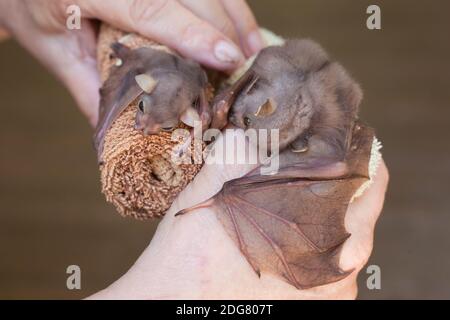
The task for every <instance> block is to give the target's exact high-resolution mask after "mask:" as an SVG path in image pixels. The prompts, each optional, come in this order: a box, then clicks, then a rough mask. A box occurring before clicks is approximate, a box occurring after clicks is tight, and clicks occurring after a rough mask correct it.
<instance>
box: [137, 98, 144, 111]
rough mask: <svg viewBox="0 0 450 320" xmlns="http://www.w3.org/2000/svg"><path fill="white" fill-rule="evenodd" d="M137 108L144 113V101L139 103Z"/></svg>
mask: <svg viewBox="0 0 450 320" xmlns="http://www.w3.org/2000/svg"><path fill="white" fill-rule="evenodd" d="M138 107H139V110H141V111H142V112H144V101H142V100H141V101H139V104H138Z"/></svg>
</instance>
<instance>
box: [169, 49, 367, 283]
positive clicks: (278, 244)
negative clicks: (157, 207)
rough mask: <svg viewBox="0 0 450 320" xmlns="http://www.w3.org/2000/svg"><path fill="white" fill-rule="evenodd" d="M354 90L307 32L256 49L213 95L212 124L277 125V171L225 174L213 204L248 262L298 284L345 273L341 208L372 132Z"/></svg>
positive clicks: (362, 169) (358, 181) (363, 176)
mask: <svg viewBox="0 0 450 320" xmlns="http://www.w3.org/2000/svg"><path fill="white" fill-rule="evenodd" d="M361 99H362V93H361V89H360V87H359V86H358V84H356V82H355V81H354V80H353V79H352V78H351V77H350V76H349V75H348V74H347V72H346V71H345V70H344V69H343V67H342V66H341V65H339V64H338V63H336V62H331V61H330V60H329V58H328V56H327V54H326V53H325V52H324V50H323V49H322V48H321V47H320V46H319V45H318V44H316V43H315V42H312V41H310V40H290V41H287V42H286V44H285V45H283V46H279V47H268V48H266V49H264V50H262V51H261V52H260V54H259V55H258V56H257V58H256V60H255V62H254V63H253V65H252V66H251V67H250V69H249V70H248V71H247V72H246V73H245V74H244V75H243V76H242V77H241V78H240V79H239V80H238V81H237V82H236V83H235V84H234V85H232V86H231V87H230V88H228V89H226V90H225V91H224V92H222V93H221V94H219V95H218V97H217V98H216V100H215V103H214V106H213V109H214V115H213V121H212V126H213V127H216V128H222V127H223V126H225V125H226V123H227V119H228V116H229V118H230V120H231V122H232V123H233V124H235V125H236V126H238V127H240V128H244V129H249V128H254V129H279V132H280V143H279V145H280V153H279V163H280V168H279V170H278V172H276V173H274V174H271V175H261V174H260V171H259V170H258V168H257V169H255V170H253V171H251V172H250V173H248V174H247V175H246V176H244V177H242V178H239V179H235V180H231V181H228V182H226V183H225V184H224V185H223V187H222V190H221V191H220V192H219V193H218V194H216V195H215V196H214V197H213V198H211V199H210V200H208V201H206V202H204V203H201V204H199V205H197V206H195V207H192V208H188V209H185V210H182V211H180V212H179V213H178V214H177V215H182V214H185V213H188V212H191V211H193V210H195V209H197V208H201V207H208V206H209V207H212V208H213V209H214V210H215V212H216V214H217V217H218V219H219V221H220V222H221V223H222V224H223V226H224V228H225V229H226V231H227V232H228V234H229V235H230V237H231V238H232V239H233V240H234V241H235V243H236V244H237V246H238V247H239V249H240V251H241V252H242V254H243V255H244V256H245V257H246V259H247V261H248V262H249V264H250V266H251V267H252V268H253V270H254V271H255V272H256V273H257V274H258V275H260V274H261V272H268V273H272V274H275V275H278V276H280V277H281V278H283V279H285V280H286V281H287V282H288V283H290V284H292V285H293V286H295V287H296V288H298V289H306V288H310V287H315V286H319V285H323V284H327V283H331V282H335V281H338V280H340V279H343V278H345V277H346V276H347V275H348V274H350V273H351V272H352V270H345V271H344V270H341V268H340V267H339V255H340V251H341V249H342V245H343V243H344V242H345V240H346V239H347V238H348V237H349V236H350V235H349V234H348V233H347V231H346V230H345V225H344V218H345V213H346V211H347V207H348V205H349V203H350V202H351V199H352V198H353V195H354V194H355V192H356V191H357V189H358V188H359V187H360V186H361V185H362V184H363V183H364V182H366V181H368V179H369V172H368V163H369V158H370V153H371V147H372V142H373V139H374V133H373V130H372V129H370V128H368V127H366V126H364V125H362V124H361V123H360V122H359V121H358V120H357V113H358V107H359V104H360V101H361Z"/></svg>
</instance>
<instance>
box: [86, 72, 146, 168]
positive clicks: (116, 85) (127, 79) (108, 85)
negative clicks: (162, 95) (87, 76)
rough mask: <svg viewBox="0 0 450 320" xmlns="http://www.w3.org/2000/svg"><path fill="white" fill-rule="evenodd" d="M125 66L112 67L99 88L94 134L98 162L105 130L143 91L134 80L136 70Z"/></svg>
mask: <svg viewBox="0 0 450 320" xmlns="http://www.w3.org/2000/svg"><path fill="white" fill-rule="evenodd" d="M127 67H128V66H126V65H125V66H123V67H121V68H114V69H113V70H112V71H111V75H110V77H109V78H108V80H106V82H105V83H104V84H103V87H102V88H101V89H100V96H101V98H100V110H99V121H98V123H97V127H96V131H95V135H94V145H95V148H96V150H97V157H98V160H99V162H101V159H100V158H101V154H102V151H103V141H104V137H105V134H106V132H107V131H108V129H109V128H110V127H111V125H112V123H113V122H114V120H116V119H117V117H118V116H119V115H120V113H121V112H122V111H123V110H125V108H126V107H127V106H128V105H130V104H131V103H132V102H133V101H134V100H135V99H136V98H137V97H138V96H139V95H140V94H141V93H142V92H143V91H142V89H141V88H140V87H139V86H138V85H137V83H136V81H135V80H134V77H135V76H136V74H137V71H136V70H134V69H131V68H127Z"/></svg>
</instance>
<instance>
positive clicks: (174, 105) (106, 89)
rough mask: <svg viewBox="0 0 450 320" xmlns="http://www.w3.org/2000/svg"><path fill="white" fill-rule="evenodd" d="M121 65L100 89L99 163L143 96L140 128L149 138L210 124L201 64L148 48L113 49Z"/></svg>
mask: <svg viewBox="0 0 450 320" xmlns="http://www.w3.org/2000/svg"><path fill="white" fill-rule="evenodd" d="M111 47H112V49H113V52H114V55H115V56H116V57H117V58H118V59H120V60H119V61H120V64H119V65H116V66H113V67H112V69H111V73H110V76H109V78H108V79H107V80H106V81H105V83H104V85H103V87H102V88H101V89H100V95H101V100H100V115H99V122H98V124H97V128H96V132H95V136H94V143H95V147H96V149H97V154H98V159H99V161H101V160H100V158H101V154H102V151H103V139H104V136H105V134H106V132H107V131H108V129H109V128H110V126H111V125H112V123H113V122H114V120H116V118H117V117H118V116H119V115H120V113H121V112H122V111H123V110H124V109H125V108H126V107H127V106H128V105H130V104H131V103H132V102H133V101H134V100H135V99H137V98H138V97H139V101H138V110H137V113H136V129H138V130H142V132H143V133H144V134H146V135H147V134H157V133H159V132H160V130H166V131H169V130H172V129H173V128H175V127H176V126H177V125H178V123H179V121H180V120H181V121H182V122H184V123H185V124H187V125H188V126H191V127H192V126H193V125H194V121H201V122H202V126H203V127H204V128H205V127H208V126H209V123H210V118H211V116H210V107H209V103H208V101H207V99H206V86H207V82H208V80H207V76H206V73H205V72H204V71H203V69H202V68H201V67H200V65H198V64H197V63H194V62H192V61H188V60H185V59H182V58H180V57H178V56H176V55H173V54H169V53H167V52H163V51H161V50H156V49H152V48H148V47H143V48H139V49H134V50H132V49H129V48H128V47H126V46H124V45H122V44H120V43H118V42H116V43H114V44H113V45H112V46H111Z"/></svg>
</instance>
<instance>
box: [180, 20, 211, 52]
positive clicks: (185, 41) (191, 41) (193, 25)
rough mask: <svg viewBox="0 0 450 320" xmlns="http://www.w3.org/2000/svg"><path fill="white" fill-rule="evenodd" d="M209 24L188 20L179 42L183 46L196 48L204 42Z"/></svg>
mask: <svg viewBox="0 0 450 320" xmlns="http://www.w3.org/2000/svg"><path fill="white" fill-rule="evenodd" d="M206 30H209V26H208V24H207V23H206V22H203V21H202V22H200V23H199V22H197V21H192V22H189V23H188V24H187V25H186V26H185V27H184V28H183V30H182V32H181V35H180V43H181V45H182V46H184V47H188V48H191V49H192V48H197V47H199V46H200V45H201V44H202V43H204V42H205V38H206V35H207V34H209V33H208V32H207V31H206Z"/></svg>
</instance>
